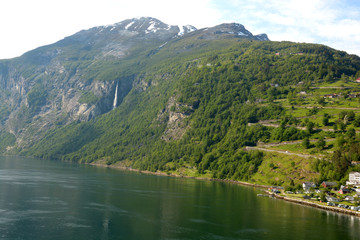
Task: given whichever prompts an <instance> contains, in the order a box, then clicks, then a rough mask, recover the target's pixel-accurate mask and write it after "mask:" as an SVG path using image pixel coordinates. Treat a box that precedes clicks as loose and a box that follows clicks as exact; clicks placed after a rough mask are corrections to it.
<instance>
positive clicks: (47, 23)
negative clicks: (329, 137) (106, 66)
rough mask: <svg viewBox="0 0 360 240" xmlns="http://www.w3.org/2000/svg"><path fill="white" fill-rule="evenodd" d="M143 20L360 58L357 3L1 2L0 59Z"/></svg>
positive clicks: (210, 0) (183, 0)
mask: <svg viewBox="0 0 360 240" xmlns="http://www.w3.org/2000/svg"><path fill="white" fill-rule="evenodd" d="M142 16H145V17H154V18H157V19H159V20H161V21H163V22H164V23H167V24H171V25H187V24H190V25H193V26H195V27H197V28H204V27H212V26H215V25H218V24H221V23H232V22H236V23H240V24H242V25H244V26H245V28H246V29H248V30H249V31H250V32H252V33H253V34H254V35H255V34H260V33H266V34H267V35H268V37H269V38H270V39H271V40H273V41H293V42H307V43H319V44H324V45H328V46H330V47H332V48H335V49H338V50H343V51H346V52H348V53H350V54H357V55H358V56H360V1H359V0H181V1H178V0H151V1H149V0H126V1H124V0H61V1H60V0H11V1H10V0H3V1H0V59H6V58H13V57H17V56H20V55H22V54H23V53H25V52H27V51H29V50H32V49H34V48H37V47H40V46H43V45H47V44H51V43H54V42H57V41H59V40H61V39H63V38H64V37H66V36H70V35H72V34H74V33H76V32H78V31H80V30H83V29H89V28H92V27H95V26H102V25H109V24H114V23H117V22H120V21H123V20H125V19H129V18H134V17H142Z"/></svg>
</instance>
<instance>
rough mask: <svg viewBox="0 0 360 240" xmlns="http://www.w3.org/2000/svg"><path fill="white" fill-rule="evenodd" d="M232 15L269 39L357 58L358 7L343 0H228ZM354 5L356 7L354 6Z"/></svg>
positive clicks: (251, 29)
mask: <svg viewBox="0 0 360 240" xmlns="http://www.w3.org/2000/svg"><path fill="white" fill-rule="evenodd" d="M228 3H229V4H230V5H231V8H232V9H233V11H232V14H230V15H227V16H223V19H228V18H230V19H236V20H237V21H239V22H240V23H242V24H244V25H245V26H246V27H248V28H249V30H250V31H253V32H255V33H260V32H266V33H268V35H269V37H270V39H272V40H277V41H281V40H289V41H294V42H315V43H321V44H328V45H330V46H331V47H334V48H337V49H340V50H346V51H348V52H350V53H355V54H358V55H360V43H359V40H358V39H359V38H360V32H359V31H357V29H360V4H359V3H356V2H354V1H349V0H344V1H336V0H327V1H323V0H302V1H298V0H288V1H282V0H266V1H265V0H229V1H228ZM354 4H356V5H354Z"/></svg>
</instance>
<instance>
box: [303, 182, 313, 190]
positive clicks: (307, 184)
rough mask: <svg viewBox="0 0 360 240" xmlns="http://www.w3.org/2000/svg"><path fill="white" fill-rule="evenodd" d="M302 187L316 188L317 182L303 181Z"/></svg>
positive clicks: (307, 188) (306, 188)
mask: <svg viewBox="0 0 360 240" xmlns="http://www.w3.org/2000/svg"><path fill="white" fill-rule="evenodd" d="M302 187H303V189H304V190H309V189H310V188H316V184H315V183H313V182H303V184H302Z"/></svg>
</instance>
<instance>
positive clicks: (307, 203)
mask: <svg viewBox="0 0 360 240" xmlns="http://www.w3.org/2000/svg"><path fill="white" fill-rule="evenodd" d="M88 165H90V166H95V167H102V168H111V169H119V170H124V171H130V172H137V173H143V174H149V175H156V176H166V177H176V178H190V179H197V180H207V181H217V182H225V183H231V184H238V185H244V186H251V187H255V188H260V189H264V188H266V189H267V188H269V187H271V186H268V185H261V184H255V183H248V182H241V181H235V180H226V179H216V178H204V177H190V176H184V175H177V174H168V173H165V172H161V171H159V172H151V171H147V170H145V171H143V170H139V169H134V168H131V167H123V166H112V165H106V164H101V163H89V164H88ZM265 192H266V193H267V194H269V195H270V196H273V197H275V198H277V199H281V200H284V201H287V202H292V203H297V204H301V205H305V206H310V207H315V208H319V209H322V210H326V211H332V212H336V213H342V214H347V215H352V216H356V217H360V212H359V211H354V210H350V209H344V208H339V207H334V206H327V205H322V204H319V203H317V202H312V201H308V200H303V199H298V198H293V197H288V196H281V195H279V194H274V193H271V192H269V191H265Z"/></svg>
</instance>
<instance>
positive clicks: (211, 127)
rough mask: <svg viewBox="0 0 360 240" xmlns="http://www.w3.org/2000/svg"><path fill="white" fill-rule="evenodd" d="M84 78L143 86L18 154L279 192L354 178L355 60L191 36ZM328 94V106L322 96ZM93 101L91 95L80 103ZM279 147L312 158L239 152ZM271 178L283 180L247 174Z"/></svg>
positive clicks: (324, 50) (358, 140)
mask: <svg viewBox="0 0 360 240" xmlns="http://www.w3.org/2000/svg"><path fill="white" fill-rule="evenodd" d="M79 64H80V63H79ZM66 67H67V68H69V70H70V69H71V68H74V67H75V68H76V67H79V66H76V64H75V65H74V64H69V65H68V66H66ZM100 69H101V72H100ZM88 75H89V79H91V80H92V81H106V80H114V79H115V80H118V81H122V82H126V81H128V80H129V79H135V82H136V80H138V82H141V83H143V85H144V83H145V85H146V88H141V87H140V86H137V85H136V84H135V85H134V86H133V87H132V88H131V90H129V93H128V94H127V95H126V96H125V97H124V99H123V100H122V102H121V103H120V104H119V106H118V107H117V108H116V109H115V110H113V111H110V112H108V113H106V114H103V115H101V116H98V117H96V118H95V119H92V120H90V121H87V122H73V123H71V124H68V125H65V124H61V123H59V124H58V125H57V126H56V128H53V129H51V130H49V131H48V132H47V133H46V134H45V135H44V136H42V137H41V139H40V140H39V141H38V142H33V143H32V144H31V145H30V146H29V147H27V148H24V149H17V152H18V154H22V155H27V156H35V157H40V158H48V159H58V160H63V161H72V162H80V163H103V164H106V165H109V166H111V165H113V166H122V167H131V168H135V169H140V170H148V171H152V172H155V171H162V172H165V173H168V174H178V175H188V176H198V177H202V176H204V177H211V178H217V179H231V180H239V181H247V182H260V183H267V184H278V185H288V184H290V183H294V182H295V183H300V182H301V181H304V179H305V180H314V181H316V182H321V181H323V180H336V181H340V182H344V181H345V180H346V178H347V174H348V173H349V172H350V171H353V170H360V169H359V167H358V166H357V165H353V164H352V163H353V162H357V161H360V150H359V149H360V148H359V144H360V135H359V133H358V131H359V130H360V108H359V104H360V103H359V101H358V99H357V98H351V97H349V96H350V94H356V93H357V92H358V93H360V85H359V86H357V85H356V83H355V80H356V79H357V78H359V77H360V58H359V57H357V56H355V55H349V54H347V53H345V52H341V51H337V50H334V49H331V48H329V47H326V46H323V45H317V44H298V43H291V42H270V41H268V42H257V41H250V40H238V39H222V40H212V41H210V40H197V41H194V39H193V38H191V37H189V38H185V39H183V40H181V41H179V40H174V41H173V42H172V43H171V44H170V43H169V44H167V45H166V46H165V47H163V48H161V49H160V50H158V51H156V52H145V53H139V54H138V55H136V58H135V57H133V58H132V59H130V60H129V61H128V62H127V63H126V64H125V63H123V62H118V63H116V62H111V63H109V65H106V66H105V65H104V64H102V65H99V66H95V68H93V72H91V71H89V72H88ZM127 84H128V85H129V86H130V84H129V83H127ZM359 84H360V83H359ZM322 87H324V88H322ZM334 93H336V94H337V96H338V97H337V98H333V99H328V98H325V97H324V96H325V95H326V94H334ZM28 95H29V96H28V97H29V100H30V102H29V108H30V109H31V112H33V111H38V108H39V106H41V105H42V104H43V102H44V99H45V98H46V97H48V96H47V95H46V93H45V92H44V91H43V86H42V85H37V86H36V88H33V90H32V91H31V92H29V94H28ZM97 100H98V99H97V98H96V96H95V95H94V94H92V93H89V92H85V93H84V95H83V96H82V97H81V99H80V101H81V102H83V103H94V102H95V103H96V101H97ZM332 107H333V108H332ZM336 108H338V111H337V109H336ZM340 108H343V109H340ZM346 108H348V109H352V110H346ZM264 123H266V124H264ZM271 124H272V125H271ZM0 140H1V141H3V142H8V141H11V138H9V136H6V135H4V136H3V135H2V139H0ZM288 141H295V142H296V141H298V142H297V144H298V147H296V148H294V150H292V149H291V145H290V144H289V145H287V148H286V149H282V150H283V151H286V153H288V152H292V151H293V152H294V153H297V152H296V151H297V150H299V149H300V152H301V153H306V154H308V155H312V156H313V157H309V158H306V159H305V160H304V161H305V162H304V161H302V160H301V161H300V160H298V158H299V156H298V155H296V156H294V158H293V159H292V158H291V156H290V157H289V156H288V157H283V158H282V157H281V156H282V155H281V153H279V151H280V150H281V149H280V150H279V148H281V147H283V148H284V146H281V145H279V146H277V148H278V149H277V151H278V152H273V153H272V154H270V153H268V152H266V151H262V150H259V149H253V150H249V149H247V148H246V147H257V146H259V145H261V144H263V145H264V144H271V143H276V144H279V143H283V142H288ZM323 155H324V156H323ZM318 156H322V157H321V158H319V157H318ZM277 158H278V159H283V160H282V161H284V162H285V161H286V162H288V163H289V164H288V165H289V167H288V168H286V169H287V170H286V171H285V167H283V168H281V167H280V165H279V163H276V162H271V161H273V159H277ZM302 164H303V166H305V165H306V166H309V175H305V176H301V177H299V176H298V175H296V174H294V175H293V178H291V177H289V175H288V174H289V171H290V170H289V169H292V170H291V171H295V172H296V171H297V172H299V171H300V170H301V168H302ZM282 166H285V163H282ZM260 169H261V170H260ZM264 169H266V170H264ZM281 169H282V170H284V171H283V172H281V171H280V170H281ZM270 172H274V173H276V174H278V175H279V176H280V175H284V176H285V175H286V176H287V177H286V178H285V177H284V178H281V177H279V179H267V180H259V179H258V178H256V176H257V175H261V174H262V175H263V176H265V177H266V176H267V175H266V174H270Z"/></svg>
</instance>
